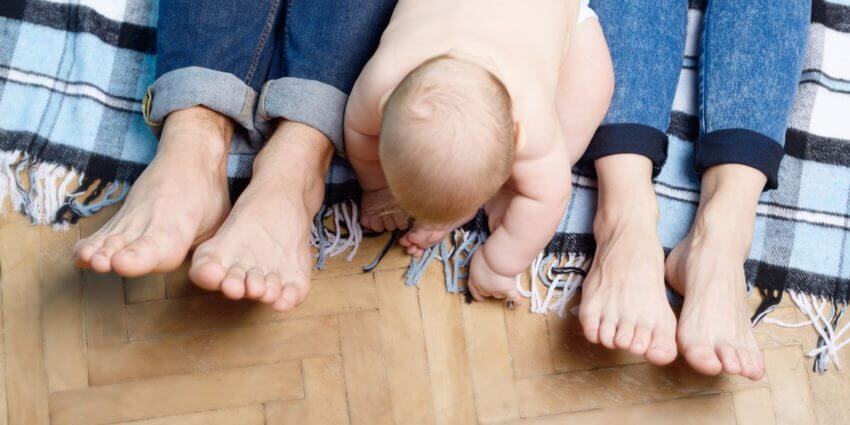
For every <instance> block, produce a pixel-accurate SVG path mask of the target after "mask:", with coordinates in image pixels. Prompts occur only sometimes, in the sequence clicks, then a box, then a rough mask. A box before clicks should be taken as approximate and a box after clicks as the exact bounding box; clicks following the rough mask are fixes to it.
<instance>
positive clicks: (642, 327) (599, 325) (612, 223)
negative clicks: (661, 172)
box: [579, 199, 676, 365]
mask: <svg viewBox="0 0 850 425" xmlns="http://www.w3.org/2000/svg"><path fill="white" fill-rule="evenodd" d="M649 201H650V202H654V199H650V200H649ZM650 202H647V203H646V204H645V205H653V204H652V203H650ZM645 208H646V207H645ZM649 208H651V207H649ZM625 211H628V212H627V213H626V212H623V213H622V214H616V215H617V217H612V216H608V217H604V216H605V214H604V213H603V212H600V213H598V214H597V218H596V222H595V224H594V228H595V229H594V234H595V236H596V244H597V247H596V254H595V256H594V259H593V265H592V266H591V269H590V271H589V272H588V274H587V277H586V278H585V280H584V284H583V286H582V301H581V306H580V309H579V318H580V320H581V323H582V326H583V328H584V334H585V336H586V337H587V339H588V340H589V341H591V342H593V343H601V344H602V345H604V346H605V347H607V348H611V349H614V348H619V349H621V350H628V351H630V352H631V353H633V354H635V355H641V356H644V357H645V358H646V359H647V361H649V362H651V363H654V364H657V365H665V364H668V363H670V362H672V361H673V360H674V359H675V358H676V340H675V335H676V317H675V315H674V314H673V310H672V309H671V308H670V304H669V303H668V301H667V296H666V289H665V286H664V251H663V249H662V248H661V243H660V242H659V241H658V236H657V234H656V226H657V222H658V219H657V213H655V212H641V211H639V210H638V209H629V210H625Z"/></svg>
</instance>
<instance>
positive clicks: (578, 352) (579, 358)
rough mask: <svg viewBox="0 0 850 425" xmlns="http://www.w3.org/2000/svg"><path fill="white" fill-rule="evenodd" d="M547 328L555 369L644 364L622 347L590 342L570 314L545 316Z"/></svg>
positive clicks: (574, 302) (575, 302) (570, 306)
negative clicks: (563, 316) (616, 348)
mask: <svg viewBox="0 0 850 425" xmlns="http://www.w3.org/2000/svg"><path fill="white" fill-rule="evenodd" d="M580 300H581V297H574V298H573V299H572V300H570V301H569V304H568V305H567V311H571V310H572V309H573V307H575V306H576V305H578V303H579V301H580ZM546 323H547V325H548V329H549V346H550V347H551V349H552V364H553V367H554V368H555V371H556V372H575V371H580V370H590V369H596V368H601V367H611V366H621V365H630V364H637V363H643V362H644V359H643V357H641V356H635V355H633V354H631V353H629V352H628V351H624V350H609V349H607V348H605V347H604V346H602V345H601V344H593V343H591V342H590V341H588V340H587V338H585V336H584V331H583V330H582V327H581V322H580V321H579V320H578V317H577V316H575V315H573V314H571V313H570V314H567V317H566V318H564V319H561V318H560V317H558V316H557V315H554V314H550V315H547V316H546Z"/></svg>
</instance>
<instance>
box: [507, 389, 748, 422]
mask: <svg viewBox="0 0 850 425" xmlns="http://www.w3.org/2000/svg"><path fill="white" fill-rule="evenodd" d="M510 424H511V425H562V424H582V425H609V424H617V425H644V424H653V425H734V424H735V415H734V412H733V408H732V401H731V400H730V397H729V394H715V395H707V396H700V397H691V398H684V399H678V400H670V401H662V402H657V403H647V404H639V405H636V406H620V407H614V408H611V409H604V410H589V411H583V412H576V413H566V414H562V415H553V416H541V417H538V418H530V419H524V420H520V421H516V422H511V423H510Z"/></svg>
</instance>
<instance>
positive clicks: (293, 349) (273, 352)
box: [88, 316, 339, 385]
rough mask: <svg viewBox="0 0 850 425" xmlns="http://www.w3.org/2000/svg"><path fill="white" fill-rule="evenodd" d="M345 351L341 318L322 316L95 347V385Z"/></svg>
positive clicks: (91, 351)
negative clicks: (339, 319)
mask: <svg viewBox="0 0 850 425" xmlns="http://www.w3.org/2000/svg"><path fill="white" fill-rule="evenodd" d="M335 353H339V332H338V329H337V324H336V318H335V317H333V316H330V317H317V318H306V319H301V320H293V321H286V322H280V323H270V324H266V325H259V326H252V327H246V328H236V329H228V330H223V331H216V332H205V333H196V334H190V335H180V336H174V337H164V338H159V339H152V340H144V341H137V342H133V343H130V344H117V345H108V346H99V347H91V348H89V355H88V361H89V371H90V375H91V382H92V385H106V384H112V383H116V382H123V381H129V380H135V379H144V378H150V377H154V376H164V375H177V374H188V373H193V372H204V371H210V370H218V369H224V368H231V367H242V366H249V365H251V364H266V363H276V362H281V361H285V360H295V359H300V358H304V357H312V356H323V355H328V354H335Z"/></svg>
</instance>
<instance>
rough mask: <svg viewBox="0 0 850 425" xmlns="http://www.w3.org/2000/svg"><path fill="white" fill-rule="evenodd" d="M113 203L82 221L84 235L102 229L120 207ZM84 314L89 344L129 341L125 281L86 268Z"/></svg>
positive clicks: (87, 342)
mask: <svg viewBox="0 0 850 425" xmlns="http://www.w3.org/2000/svg"><path fill="white" fill-rule="evenodd" d="M118 208H119V206H118V205H111V206H109V207H106V208H104V209H102V210H101V211H100V212H98V213H97V214H95V215H93V216H91V217H88V218H85V219H83V220H81V221H80V238H87V237H89V236H91V235H92V234H94V233H95V232H96V231H98V230H99V229H100V228H101V227H103V225H104V224H106V222H107V221H109V219H110V218H111V217H112V216H113V215H115V213H116V212H117V211H118ZM83 318H84V319H85V321H84V326H85V333H86V345H88V346H96V345H100V344H115V343H120V342H124V341H127V317H126V312H125V310H124V282H123V281H122V279H121V278H120V277H118V276H117V275H115V274H112V273H109V274H100V273H95V272H93V271H91V270H84V271H83Z"/></svg>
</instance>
